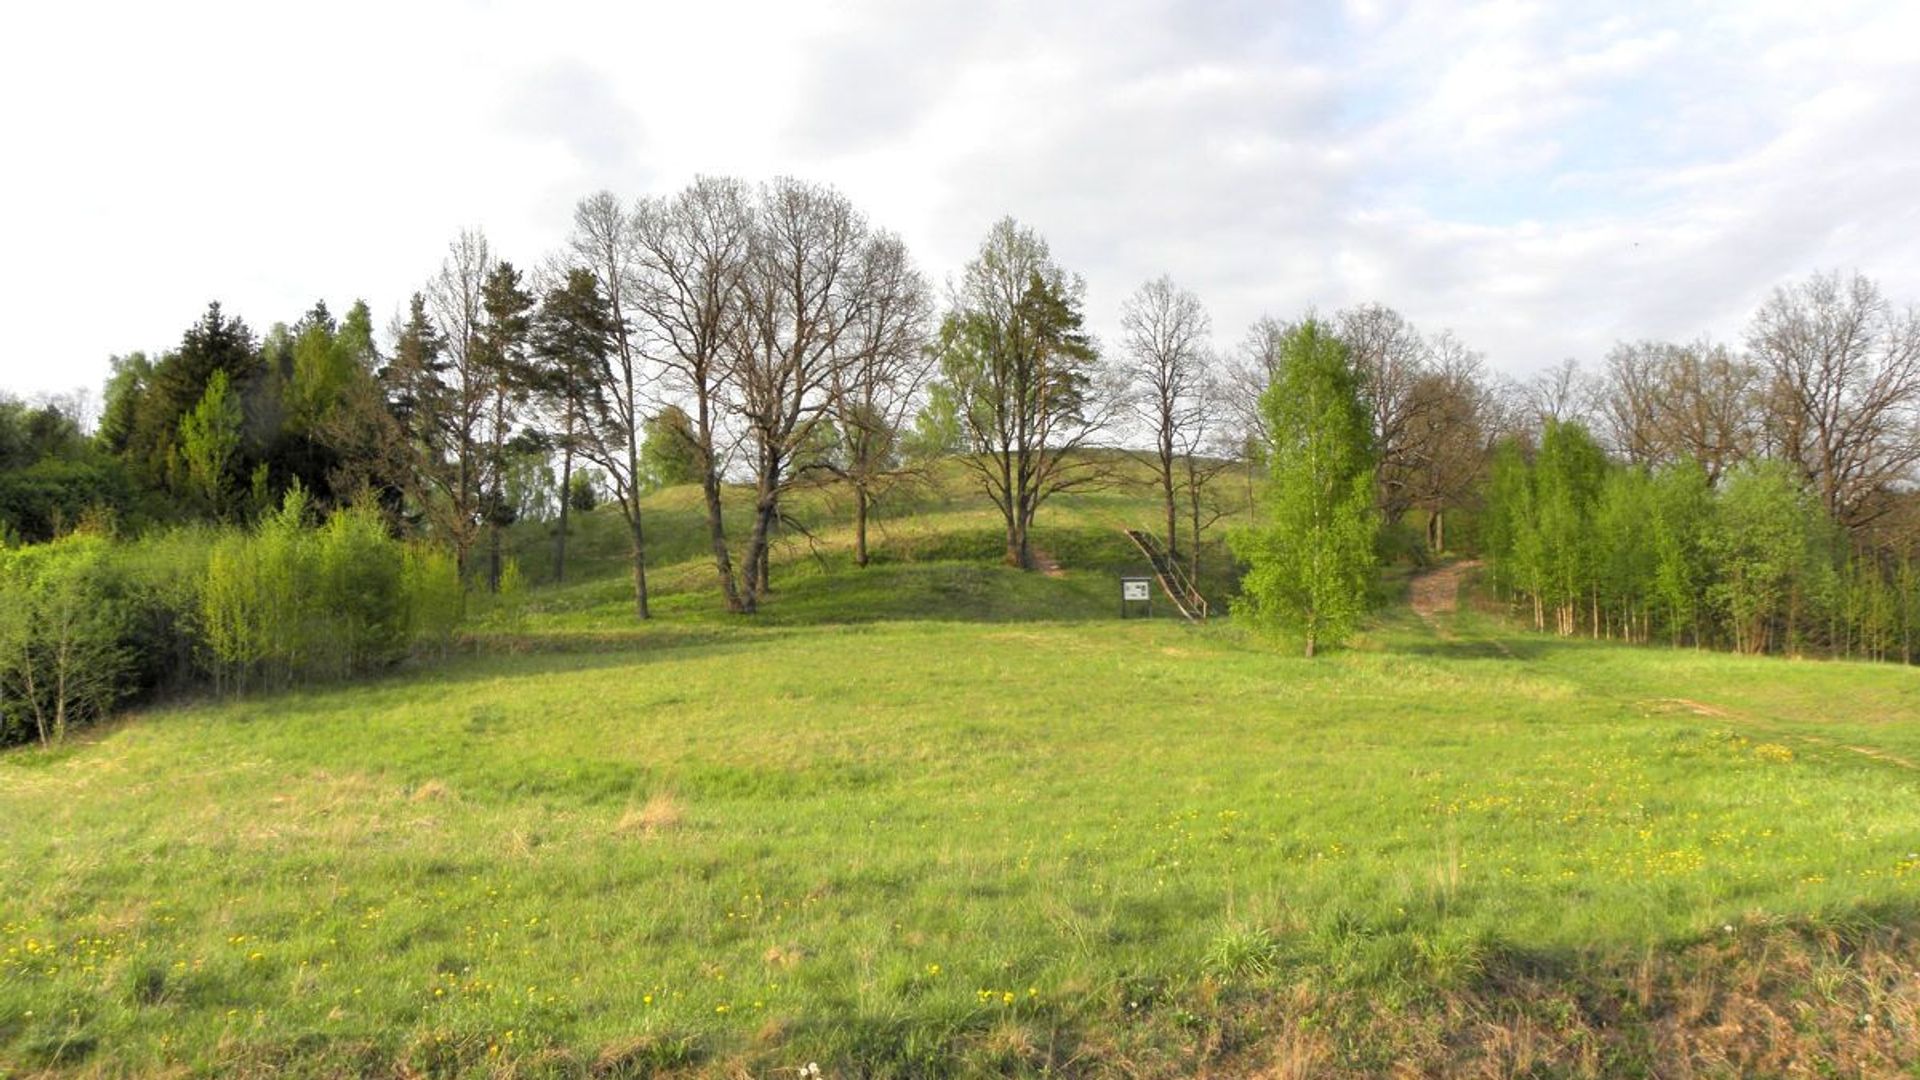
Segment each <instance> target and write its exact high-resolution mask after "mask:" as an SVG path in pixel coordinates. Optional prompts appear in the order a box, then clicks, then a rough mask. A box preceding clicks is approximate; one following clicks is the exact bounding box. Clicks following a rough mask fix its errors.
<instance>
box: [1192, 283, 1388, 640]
mask: <svg viewBox="0 0 1920 1080" xmlns="http://www.w3.org/2000/svg"><path fill="white" fill-rule="evenodd" d="M1260 407H1261V411H1262V413H1263V414H1264V415H1265V417H1266V421H1267V425H1268V430H1269V431H1270V432H1271V437H1272V440H1273V445H1274V453H1273V461H1272V467H1271V469H1270V470H1269V476H1268V480H1267V498H1266V501H1265V511H1266V513H1267V515H1268V521H1267V523H1266V524H1264V525H1262V526H1259V527H1254V528H1248V529H1244V530H1241V531H1239V532H1237V533H1235V534H1233V535H1232V537H1231V538H1230V541H1229V542H1230V543H1231V545H1232V547H1233V550H1234V553H1235V554H1236V555H1238V556H1239V557H1240V558H1242V559H1244V560H1245V561H1246V562H1247V564H1248V570H1247V573H1246V575H1245V576H1244V577H1243V578H1242V579H1241V590H1242V593H1241V597H1240V598H1239V599H1238V600H1237V601H1236V606H1235V611H1236V613H1241V614H1244V615H1246V616H1247V617H1248V618H1250V619H1252V620H1253V621H1254V622H1255V623H1257V624H1258V625H1261V626H1263V627H1267V628H1271V629H1281V630H1286V631H1288V632H1292V633H1297V634H1299V635H1300V636H1301V637H1302V638H1304V639H1305V642H1306V652H1307V655H1308V656H1312V655H1314V652H1315V651H1316V649H1317V648H1318V647H1319V645H1320V644H1322V643H1327V644H1339V643H1340V642H1342V641H1344V640H1345V639H1346V638H1347V637H1348V636H1349V635H1351V634H1352V633H1353V631H1354V629H1355V628H1356V627H1357V625H1358V622H1359V618H1360V616H1361V615H1362V614H1363V613H1364V612H1365V611H1366V608H1367V602H1368V595H1369V593H1370V591H1371V588H1372V585H1373V579H1374V575H1375V571H1376V569H1377V562H1376V556H1375V550H1374V549H1375V534H1376V531H1377V530H1378V528H1379V522H1378V517H1377V515H1376V513H1375V511H1374V508H1373V447H1372V442H1371V435H1370V432H1371V430H1372V429H1371V427H1370V424H1369V421H1368V418H1367V414H1366V409H1365V407H1364V405H1363V404H1362V402H1361V400H1360V380H1359V377H1358V375H1357V373H1356V372H1355V371H1354V370H1353V366H1352V364H1351V363H1350V362H1349V361H1348V357H1347V349H1346V346H1345V345H1344V344H1342V343H1341V342H1340V340H1339V339H1338V338H1337V337H1335V336H1334V335H1333V334H1332V332H1331V331H1330V330H1328V329H1327V328H1326V327H1324V326H1322V325H1321V324H1320V323H1319V322H1318V321H1316V320H1314V319H1308V320H1306V321H1305V322H1303V323H1301V324H1300V325H1299V326H1297V327H1295V328H1294V329H1293V330H1291V331H1290V332H1289V333H1288V335H1287V337H1286V341H1285V344H1284V357H1283V359H1282V364H1281V369H1280V373H1279V376H1278V378H1276V379H1275V380H1274V383H1273V385H1272V386H1270V387H1268V389H1267V391H1266V393H1265V394H1263V395H1262V396H1261V399H1260Z"/></svg>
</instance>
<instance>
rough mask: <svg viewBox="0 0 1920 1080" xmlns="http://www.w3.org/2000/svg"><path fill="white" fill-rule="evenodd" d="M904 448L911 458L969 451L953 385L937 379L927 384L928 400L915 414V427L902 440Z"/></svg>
mask: <svg viewBox="0 0 1920 1080" xmlns="http://www.w3.org/2000/svg"><path fill="white" fill-rule="evenodd" d="M901 449H902V451H903V452H904V453H905V454H906V456H907V458H908V459H909V460H911V461H931V460H934V459H935V458H941V457H946V456H947V455H949V454H962V453H965V452H966V450H967V430H966V425H965V424H964V423H963V422H962V420H961V417H960V402H959V399H958V398H957V397H956V396H955V394H954V389H953V386H952V384H950V383H946V382H938V381H936V382H934V383H932V384H930V385H929V386H928V387H927V399H926V401H925V402H924V403H923V404H922V405H921V406H920V411H919V412H918V413H916V414H915V415H914V418H913V430H912V431H910V432H908V433H907V434H906V437H905V438H903V439H902V440H901Z"/></svg>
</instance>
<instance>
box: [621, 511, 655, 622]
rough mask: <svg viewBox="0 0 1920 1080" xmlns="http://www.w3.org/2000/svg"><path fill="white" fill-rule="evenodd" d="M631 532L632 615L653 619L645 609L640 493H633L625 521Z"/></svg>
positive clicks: (645, 568) (645, 560) (645, 595)
mask: <svg viewBox="0 0 1920 1080" xmlns="http://www.w3.org/2000/svg"><path fill="white" fill-rule="evenodd" d="M627 521H628V524H629V526H630V527H631V528H632V530H633V613H634V615H635V616H636V617H638V618H641V619H649V618H652V617H653V613H652V612H651V611H649V610H648V609H647V537H646V533H645V532H644V531H643V529H642V527H641V524H640V493H639V492H637V491H636V492H634V506H633V514H632V516H631V517H629V518H628V519H627Z"/></svg>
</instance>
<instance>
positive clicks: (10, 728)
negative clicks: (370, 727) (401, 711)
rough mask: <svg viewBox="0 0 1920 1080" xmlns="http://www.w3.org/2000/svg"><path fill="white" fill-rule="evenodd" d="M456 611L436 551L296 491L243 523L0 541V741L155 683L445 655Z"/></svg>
mask: <svg viewBox="0 0 1920 1080" xmlns="http://www.w3.org/2000/svg"><path fill="white" fill-rule="evenodd" d="M464 612H465V596H464V590H463V588H462V586H461V582H460V579H459V576H458V574H457V573H456V571H455V568H454V565H453V560H452V558H451V557H450V556H449V555H447V554H446V553H445V552H444V551H441V550H439V549H436V548H432V547H428V546H425V545H420V544H408V543H404V542H402V541H400V540H398V539H396V538H395V537H394V536H393V535H392V534H391V532H390V531H389V529H388V527H387V525H386V523H385V522H384V521H383V520H382V519H381V518H380V516H379V514H378V513H377V512H375V511H373V510H372V509H371V508H366V507H346V508H342V509H339V510H337V511H335V512H334V513H333V514H332V515H331V516H330V517H328V518H327V519H326V520H324V521H320V520H317V519H316V518H314V517H313V516H312V514H311V512H310V505H309V503H308V501H307V498H306V495H305V493H304V492H303V491H302V490H301V489H300V488H298V487H296V488H294V489H293V491H292V492H290V493H289V494H288V496H287V497H286V499H285V500H284V501H283V503H282V505H281V506H280V507H279V508H278V509H276V510H274V511H272V512H270V513H268V514H265V515H263V516H262V517H261V519H260V520H259V521H258V522H257V523H256V524H254V525H253V526H251V527H245V528H241V527H226V528H213V527H206V526H201V527H184V528H174V529H168V530H164V531H157V532H154V533H151V534H149V535H147V536H144V537H142V538H141V539H140V540H139V541H138V542H132V543H129V542H125V541H116V540H114V539H113V538H112V537H110V536H108V535H106V534H105V533H104V532H101V531H97V530H95V529H93V528H90V527H88V528H82V529H80V530H79V531H75V532H72V533H69V534H67V535H66V536H63V537H61V538H60V539H58V540H55V541H52V542H50V543H44V544H33V545H25V546H19V547H14V548H0V745H4V744H6V743H9V742H17V741H22V740H28V739H38V740H39V741H41V742H43V743H50V742H55V741H58V740H59V739H61V738H62V737H63V736H64V735H65V733H66V732H67V731H68V730H69V729H70V728H72V727H75V726H78V725H82V724H86V723H89V722H91V721H93V720H96V719H99V718H100V717H102V716H104V715H106V714H107V713H108V712H109V711H110V710H111V709H112V708H113V707H115V706H116V705H118V704H120V703H122V702H125V701H127V700H129V699H132V698H136V697H139V696H142V695H146V694H152V693H155V692H159V691H177V690H183V689H190V688H193V687H195V686H211V687H214V688H225V689H242V688H247V687H259V686H290V685H295V684H300V683H307V682H315V681H325V680H329V679H338V678H346V677H351V676H355V675H361V674H366V673H370V672H375V671H379V670H382V669H384V668H387V667H389V666H391V665H392V664H394V663H395V662H397V661H399V660H401V659H402V658H404V657H406V656H407V655H409V654H410V653H412V652H414V651H416V650H422V649H426V650H436V649H444V648H446V647H447V645H448V644H450V642H451V641H452V638H453V634H454V632H455V631H456V629H457V628H458V626H459V623H460V621H461V619H462V617H463V615H464Z"/></svg>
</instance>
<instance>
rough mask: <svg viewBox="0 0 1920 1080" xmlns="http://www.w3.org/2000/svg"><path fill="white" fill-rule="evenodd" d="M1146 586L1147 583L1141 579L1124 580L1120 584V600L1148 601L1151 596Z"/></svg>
mask: <svg viewBox="0 0 1920 1080" xmlns="http://www.w3.org/2000/svg"><path fill="white" fill-rule="evenodd" d="M1147 586H1148V583H1147V582H1146V581H1144V580H1141V579H1133V578H1130V579H1127V580H1124V581H1122V582H1120V599H1122V600H1147V599H1150V598H1151V597H1152V595H1153V594H1152V593H1151V592H1149V591H1148V587H1147Z"/></svg>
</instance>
